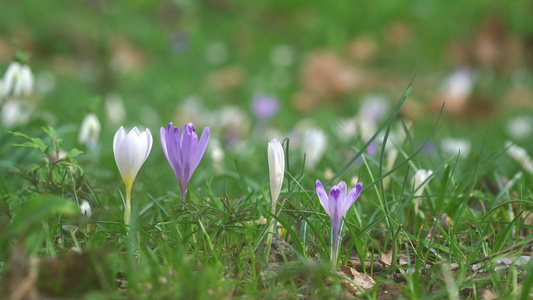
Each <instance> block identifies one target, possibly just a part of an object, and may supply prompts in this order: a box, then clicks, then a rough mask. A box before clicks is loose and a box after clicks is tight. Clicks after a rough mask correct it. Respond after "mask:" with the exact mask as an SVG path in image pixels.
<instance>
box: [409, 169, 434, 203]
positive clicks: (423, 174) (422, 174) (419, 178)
mask: <svg viewBox="0 0 533 300" xmlns="http://www.w3.org/2000/svg"><path fill="white" fill-rule="evenodd" d="M431 174H433V171H431V170H424V169H420V170H418V171H416V173H415V175H414V176H413V189H417V188H418V191H416V193H415V196H416V197H420V196H422V194H423V193H424V189H425V188H426V185H427V184H428V183H427V182H426V183H424V185H422V183H423V182H424V181H426V179H428V178H429V176H431ZM419 187H420V188H419Z"/></svg>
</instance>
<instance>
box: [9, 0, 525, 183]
mask: <svg viewBox="0 0 533 300" xmlns="http://www.w3.org/2000/svg"><path fill="white" fill-rule="evenodd" d="M1 6H2V7H1V9H0V70H1V71H2V72H3V71H4V70H5V69H6V68H7V66H8V65H9V63H10V61H11V59H12V58H13V56H14V54H15V52H16V49H17V47H16V46H15V45H16V44H19V45H20V47H21V49H22V50H24V51H26V52H27V53H29V54H30V61H29V64H30V66H31V67H32V70H33V71H34V73H35V75H36V80H37V87H36V96H35V99H34V101H35V102H36V103H37V107H38V109H37V111H38V114H37V117H36V118H34V119H33V122H34V124H33V125H35V123H36V124H40V125H44V124H49V125H52V126H55V127H57V128H58V130H59V132H60V136H61V137H62V138H63V139H64V140H65V143H66V146H67V148H68V147H79V148H82V149H84V148H83V146H80V145H78V144H77V135H78V133H79V126H80V125H81V122H82V120H83V118H84V116H85V115H86V114H87V113H89V112H95V113H96V114H97V116H98V117H99V118H100V121H101V123H102V132H101V134H100V150H101V154H102V156H101V160H96V159H95V160H94V161H93V162H92V163H93V164H94V167H95V168H94V170H93V172H92V174H93V175H92V176H95V177H96V178H100V179H102V178H105V179H110V178H114V179H116V182H117V184H120V180H119V178H118V177H117V173H116V172H115V170H112V169H110V170H106V169H109V168H112V167H110V166H112V165H113V157H112V151H111V144H112V137H113V135H114V133H115V132H116V130H117V129H118V127H119V126H121V125H124V126H125V127H126V128H131V127H133V126H139V127H142V128H144V127H148V128H150V129H151V130H152V133H153V135H154V150H153V151H154V152H155V151H159V150H160V148H159V141H158V139H159V133H158V131H159V127H160V126H165V125H166V124H167V123H168V122H170V121H173V122H174V123H175V125H176V126H179V127H182V126H183V124H184V123H185V122H188V121H193V122H194V123H195V124H197V127H200V128H199V129H198V128H197V130H201V129H202V128H203V127H204V126H206V125H209V126H211V127H212V128H213V129H214V132H215V133H214V136H215V137H216V136H217V135H218V139H219V140H222V144H223V146H224V145H225V138H224V137H223V134H222V133H220V134H218V133H219V132H224V133H225V134H226V135H228V133H226V132H227V131H231V130H234V131H236V132H237V133H236V134H237V135H238V136H239V137H240V138H249V137H252V138H253V139H255V140H258V141H267V140H269V139H270V138H271V136H269V134H268V132H269V131H264V130H262V131H254V130H253V129H252V128H254V127H255V125H256V123H257V121H256V120H254V119H253V117H252V114H251V110H250V102H251V100H252V98H253V96H254V95H255V94H258V93H259V94H266V95H271V96H274V97H277V98H278V99H279V100H280V101H281V103H282V109H281V110H280V112H279V113H278V114H277V115H276V116H275V117H274V118H273V119H272V120H271V122H270V123H269V128H272V129H275V130H279V131H280V132H282V137H283V136H286V135H287V133H288V132H289V131H290V130H291V129H292V128H293V127H294V126H295V125H296V124H297V123H298V121H299V120H301V119H303V118H311V119H312V120H313V121H314V122H315V124H316V125H317V126H319V127H322V128H324V129H325V130H326V131H327V132H328V134H330V135H333V134H334V131H335V126H334V124H335V122H336V121H337V119H339V118H341V117H351V116H353V115H355V114H356V113H357V110H358V107H359V106H360V103H361V101H362V99H364V98H365V97H366V96H368V95H374V94H377V95H381V96H383V97H384V98H385V99H387V101H388V102H389V103H390V105H391V107H392V105H393V104H394V103H395V101H396V100H397V99H398V98H399V97H400V96H401V95H402V93H403V91H404V90H405V88H406V87H407V86H408V83H409V82H410V81H411V79H412V77H413V75H414V74H415V72H416V70H417V68H418V67H419V66H420V65H422V63H423V66H422V68H421V71H420V72H419V73H418V75H417V77H416V79H415V81H414V84H413V88H414V92H413V93H412V94H411V97H410V98H409V99H408V101H407V102H406V104H405V105H404V106H403V107H402V111H401V116H403V117H405V118H406V120H409V121H413V124H414V128H415V129H416V132H417V133H419V134H420V135H418V136H419V137H424V136H425V135H427V134H428V133H429V131H430V130H431V128H432V126H433V125H434V123H435V121H436V118H437V116H438V114H439V110H440V108H441V105H442V102H443V101H445V100H446V101H447V105H446V108H445V111H444V117H443V121H444V122H442V123H441V125H440V127H439V130H438V132H437V137H445V136H449V135H453V136H456V135H459V136H460V137H462V138H467V139H470V140H472V142H473V143H474V144H476V143H477V142H481V140H482V139H483V135H484V133H485V131H486V129H487V127H488V126H489V125H488V124H489V120H490V118H491V115H492V118H493V122H494V124H495V125H496V126H493V127H492V128H491V131H492V134H493V136H495V138H492V139H490V140H489V141H488V145H493V146H494V147H496V148H499V149H500V150H501V149H502V148H503V141H504V140H505V139H507V138H508V136H507V133H506V129H505V122H506V121H507V120H508V119H509V118H511V117H514V116H515V115H516V113H517V112H519V113H520V114H525V113H529V111H530V110H531V107H532V101H531V100H532V99H533V90H532V88H533V76H532V74H531V69H532V66H533V54H532V53H533V52H532V51H531V49H532V47H533V19H532V18H531V16H530V12H531V11H532V9H533V2H531V1H499V2H484V1H459V2H437V1H377V2H367V1H340V2H336V3H334V4H333V3H329V2H326V1H221V0H210V1H190V0H176V1H105V0H93V1H46V2H38V1H25V0H22V1H11V0H8V1H4V2H3V3H2V5H1ZM456 70H467V71H468V74H469V76H471V77H469V78H472V84H471V87H470V90H469V91H468V92H467V93H464V95H463V94H461V95H460V97H459V98H461V99H454V96H453V95H452V94H450V92H449V91H447V90H446V87H447V86H446V82H447V81H446V80H447V78H448V76H450V74H452V73H453V72H454V71H456ZM113 99H119V100H118V101H119V102H120V101H122V103H123V104H124V106H125V109H126V115H125V117H124V118H123V119H122V120H120V122H117V120H114V117H113V116H106V103H107V102H112V100H113ZM186 103H187V104H186ZM191 103H192V104H191ZM193 104H194V105H193ZM195 105H196V106H195ZM228 106H232V107H236V110H237V111H240V112H242V113H244V115H245V116H244V117H243V118H242V119H241V117H239V116H237V114H236V113H235V110H233V111H226V112H225V114H226V115H228V116H229V119H231V120H232V121H234V122H233V123H231V122H229V123H230V124H229V125H228V124H225V123H223V122H222V121H220V119H219V117H216V116H214V113H215V112H216V111H220V110H221V109H223V108H224V107H228ZM191 107H192V108H191ZM191 111H192V112H195V113H191ZM231 120H230V121H231ZM33 125H28V126H27V127H26V129H25V128H24V126H21V128H17V129H18V130H22V131H24V130H30V133H31V129H30V128H37V129H38V127H35V126H33ZM32 126H33V127H32ZM232 126H233V127H238V128H237V129H235V128H233V127H232ZM228 128H229V129H228ZM226 139H227V136H226ZM265 145H266V143H265ZM248 146H249V147H251V148H253V147H256V146H250V145H248ZM262 146H263V144H261V147H262ZM522 146H526V147H529V148H530V146H529V145H522ZM265 148H266V146H265ZM474 148H475V147H474ZM84 150H86V149H84ZM252 150H253V149H252ZM263 150H264V149H261V150H258V151H263ZM475 150H476V149H474V151H475ZM265 151H266V150H265ZM89 152H90V151H89ZM159 152H161V151H159ZM236 153H237V154H235V155H236V157H245V153H246V152H244V154H243V152H236ZM161 154H162V152H161V153H159V154H158V155H157V156H156V157H152V158H150V159H153V160H159V161H161V162H162V163H163V161H164V158H163V156H162V155H161ZM91 157H93V158H96V157H99V156H91V154H90V153H88V155H87V156H86V159H87V161H89V162H90V161H91ZM4 163H5V162H4ZM229 164H230V165H233V163H232V161H231V159H230V160H229ZM265 164H266V162H265ZM265 164H262V165H260V166H258V167H253V166H247V168H248V167H249V168H250V169H251V170H250V171H251V172H252V173H253V171H254V170H255V171H256V172H261V170H262V169H264V165H265ZM100 166H108V167H109V168H101V167H100ZM168 171H169V172H168V173H170V170H168ZM141 173H142V172H141ZM170 174H171V173H170ZM140 176H142V175H140ZM159 176H162V175H159ZM156 178H159V177H156ZM169 180H170V179H169ZM169 182H171V181H169ZM154 188H157V187H154Z"/></svg>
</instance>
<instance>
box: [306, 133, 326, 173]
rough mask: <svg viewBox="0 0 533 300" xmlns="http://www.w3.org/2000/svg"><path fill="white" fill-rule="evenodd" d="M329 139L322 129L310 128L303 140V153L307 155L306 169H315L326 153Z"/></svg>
mask: <svg viewBox="0 0 533 300" xmlns="http://www.w3.org/2000/svg"><path fill="white" fill-rule="evenodd" d="M327 143H328V137H327V135H326V133H324V131H323V130H322V129H319V128H309V129H308V130H306V131H305V133H304V136H303V139H302V152H303V153H304V154H306V167H307V168H311V169H312V168H314V167H315V165H316V164H317V163H318V162H319V161H320V159H321V158H322V155H324V152H325V151H326V146H327Z"/></svg>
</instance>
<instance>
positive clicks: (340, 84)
mask: <svg viewBox="0 0 533 300" xmlns="http://www.w3.org/2000/svg"><path fill="white" fill-rule="evenodd" d="M301 80H302V84H303V86H304V88H305V89H306V91H309V92H311V93H312V94H314V95H316V96H317V97H324V98H325V99H326V100H336V99H338V98H339V97H341V96H343V95H345V94H346V93H348V92H350V91H352V90H353V89H354V88H355V87H356V86H357V84H358V82H359V81H360V76H359V74H357V72H356V71H355V70H354V69H351V68H348V67H346V63H345V62H344V61H343V59H342V58H340V57H339V56H337V55H336V54H335V53H333V52H331V51H319V52H316V53H313V54H311V55H310V56H309V57H308V58H307V59H306V61H305V63H304V66H303V68H302V72H301Z"/></svg>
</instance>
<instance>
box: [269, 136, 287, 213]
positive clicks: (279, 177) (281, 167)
mask: <svg viewBox="0 0 533 300" xmlns="http://www.w3.org/2000/svg"><path fill="white" fill-rule="evenodd" d="M268 171H269V174H270V195H271V197H272V198H271V199H272V207H273V209H274V207H275V205H276V204H275V203H276V201H277V200H278V197H279V193H280V192H281V185H282V183H283V173H284V172H285V154H284V153H283V147H282V146H281V143H280V142H279V141H278V140H276V139H272V140H271V141H270V142H269V143H268Z"/></svg>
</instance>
